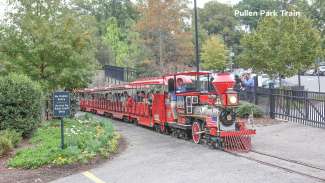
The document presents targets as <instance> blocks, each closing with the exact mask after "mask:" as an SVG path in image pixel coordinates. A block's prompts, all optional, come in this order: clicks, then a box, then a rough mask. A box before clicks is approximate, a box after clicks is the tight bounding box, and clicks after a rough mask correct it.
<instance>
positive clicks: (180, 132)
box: [79, 72, 255, 152]
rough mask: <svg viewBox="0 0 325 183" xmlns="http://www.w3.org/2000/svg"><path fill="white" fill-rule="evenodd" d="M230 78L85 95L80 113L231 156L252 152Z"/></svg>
mask: <svg viewBox="0 0 325 183" xmlns="http://www.w3.org/2000/svg"><path fill="white" fill-rule="evenodd" d="M233 85H234V79H233V78H232V77H231V76H230V75H229V74H227V73H221V74H216V75H213V76H212V73H210V72H183V73H176V74H172V75H167V76H163V77H156V78H146V79H140V80H136V81H134V82H130V83H128V84H124V85H117V86H111V87H107V88H101V89H98V88H97V89H84V90H82V91H80V92H79V93H80V97H81V99H80V108H81V110H82V111H86V112H93V113H96V114H100V115H105V116H108V117H112V118H117V119H121V120H124V121H129V122H133V123H135V124H136V125H142V126H147V127H150V128H153V129H155V130H156V131H159V132H161V133H164V134H171V135H173V136H176V137H178V138H184V139H190V138H191V139H192V140H193V141H194V143H197V144H198V143H206V144H208V145H210V146H212V147H214V148H220V149H223V150H226V151H246V152H247V151H249V150H250V149H251V136H252V135H254V134H255V130H254V129H249V128H248V125H247V124H246V122H245V121H238V120H237V119H236V108H237V107H238V102H239V101H238V94H237V93H236V92H235V91H233V90H232V87H233Z"/></svg>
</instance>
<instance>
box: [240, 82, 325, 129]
mask: <svg viewBox="0 0 325 183" xmlns="http://www.w3.org/2000/svg"><path fill="white" fill-rule="evenodd" d="M240 97H241V99H242V100H246V101H249V102H252V103H255V104H256V105H258V106H260V107H261V108H262V109H263V110H264V112H265V113H266V114H268V115H269V116H270V117H271V118H272V119H275V118H279V119H284V120H288V121H292V122H297V123H301V124H304V125H309V126H314V127H320V128H325V93H319V92H310V91H299V90H289V89H278V88H276V89H275V88H260V87H256V88H255V89H254V91H252V92H245V91H243V92H241V93H240Z"/></svg>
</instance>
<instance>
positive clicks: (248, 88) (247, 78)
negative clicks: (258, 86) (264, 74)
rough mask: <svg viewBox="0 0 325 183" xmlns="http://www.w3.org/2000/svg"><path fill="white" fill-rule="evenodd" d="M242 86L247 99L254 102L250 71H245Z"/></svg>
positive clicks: (252, 80) (252, 81)
mask: <svg viewBox="0 0 325 183" xmlns="http://www.w3.org/2000/svg"><path fill="white" fill-rule="evenodd" d="M243 84H244V88H245V91H246V94H247V99H248V101H249V102H251V103H253V102H254V97H255V96H254V86H255V83H254V79H253V78H252V77H251V74H250V73H247V74H246V76H245V77H244V81H243Z"/></svg>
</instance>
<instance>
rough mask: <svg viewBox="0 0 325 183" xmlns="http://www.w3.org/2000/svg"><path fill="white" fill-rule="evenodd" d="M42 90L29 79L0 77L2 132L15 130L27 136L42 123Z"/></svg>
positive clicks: (11, 76)
mask: <svg viewBox="0 0 325 183" xmlns="http://www.w3.org/2000/svg"><path fill="white" fill-rule="evenodd" d="M41 97H42V90H41V88H40V86H39V84H38V83H36V82H33V81H31V80H30V79H29V78H28V77H26V76H23V75H17V74H9V75H8V76H4V77H0V130H5V129H15V130H17V131H21V132H22V134H23V135H24V136H27V135H29V134H31V133H32V132H33V130H35V128H36V127H37V125H38V124H39V123H40V121H41Z"/></svg>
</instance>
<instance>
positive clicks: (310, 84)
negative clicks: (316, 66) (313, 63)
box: [285, 76, 325, 92]
mask: <svg viewBox="0 0 325 183" xmlns="http://www.w3.org/2000/svg"><path fill="white" fill-rule="evenodd" d="M285 80H286V81H287V82H289V83H292V84H295V85H298V76H293V77H291V78H287V79H285ZM301 85H302V86H304V87H305V89H306V90H308V91H314V92H319V86H320V92H325V76H320V77H319V81H318V77H317V76H301Z"/></svg>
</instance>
